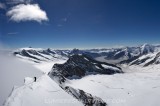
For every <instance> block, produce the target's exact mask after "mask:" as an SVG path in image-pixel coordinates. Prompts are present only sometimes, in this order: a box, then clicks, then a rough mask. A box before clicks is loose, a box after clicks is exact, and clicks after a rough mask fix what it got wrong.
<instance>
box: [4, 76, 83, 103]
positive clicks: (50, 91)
mask: <svg viewBox="0 0 160 106" xmlns="http://www.w3.org/2000/svg"><path fill="white" fill-rule="evenodd" d="M4 106H83V104H82V103H81V102H80V101H78V100H77V99H75V98H74V97H73V96H71V95H69V94H68V93H67V92H65V91H64V90H63V89H61V88H60V87H59V86H58V85H57V84H56V83H55V82H54V81H53V80H52V79H50V77H48V76H47V75H43V76H42V77H40V78H38V80H37V82H31V83H27V84H25V85H24V86H21V87H15V88H14V89H13V92H12V93H11V95H10V97H9V98H8V99H7V100H6V102H5V104H4Z"/></svg>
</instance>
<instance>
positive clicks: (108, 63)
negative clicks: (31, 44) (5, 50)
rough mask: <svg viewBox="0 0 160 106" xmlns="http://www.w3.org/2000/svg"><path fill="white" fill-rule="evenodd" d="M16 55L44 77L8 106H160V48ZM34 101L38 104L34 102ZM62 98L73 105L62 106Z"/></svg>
mask: <svg viewBox="0 0 160 106" xmlns="http://www.w3.org/2000/svg"><path fill="white" fill-rule="evenodd" d="M13 55H14V56H16V57H18V58H19V59H20V60H23V61H25V62H29V63H31V65H33V66H35V67H36V68H38V69H40V70H41V71H42V72H44V75H42V77H40V78H38V80H37V82H34V81H31V83H25V84H24V86H21V87H16V88H14V89H13V91H12V93H11V94H10V96H9V98H8V99H7V100H6V102H5V106H28V103H29V105H30V106H35V105H38V106H51V105H54V106H66V105H69V106H81V105H85V106H106V105H107V106H142V105H145V106H155V105H158V104H159V103H160V102H159V100H158V99H157V98H159V97H160V95H159V93H158V92H159V91H160V90H159V87H160V83H159V82H160V71H159V70H160V65H159V64H160V45H149V44H144V45H141V46H137V47H123V48H112V49H86V50H79V49H73V50H54V49H50V48H48V49H41V48H21V49H18V50H15V51H14V52H13ZM55 82H56V83H55ZM137 82H138V83H137ZM146 94H147V95H146ZM43 95H45V99H44V97H43ZM148 95H149V96H148ZM30 97H34V98H36V97H39V98H38V99H37V98H36V99H35V101H34V100H32V99H31V98H30ZM46 98H49V99H46ZM50 98H52V99H51V100H50ZM57 98H58V99H60V100H64V99H66V98H67V101H70V100H73V101H74V103H71V102H69V103H68V104H65V103H62V101H61V102H58V103H57V102H55V100H56V99H57ZM68 99H69V100H68ZM44 100H46V101H45V102H47V104H46V103H45V102H44ZM144 101H145V102H144ZM146 101H147V102H146Z"/></svg>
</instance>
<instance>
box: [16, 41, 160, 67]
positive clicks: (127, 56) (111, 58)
mask: <svg viewBox="0 0 160 106" xmlns="http://www.w3.org/2000/svg"><path fill="white" fill-rule="evenodd" d="M159 53H160V45H149V44H144V45H141V46H137V47H123V48H112V49H87V50H79V49H73V50H54V49H50V48H48V49H35V48H21V49H18V50H16V51H14V55H16V56H17V57H20V58H23V59H28V60H30V61H32V62H37V63H40V62H44V61H53V60H54V59H68V57H69V56H71V55H74V54H85V55H87V56H88V57H92V58H93V59H95V60H98V61H101V62H107V63H112V64H128V65H139V64H141V65H143V66H147V65H151V64H159Z"/></svg>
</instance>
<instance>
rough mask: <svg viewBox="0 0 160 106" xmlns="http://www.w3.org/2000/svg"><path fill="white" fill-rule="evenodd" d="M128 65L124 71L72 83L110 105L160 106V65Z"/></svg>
mask: <svg viewBox="0 0 160 106" xmlns="http://www.w3.org/2000/svg"><path fill="white" fill-rule="evenodd" d="M124 68H125V71H126V73H124V74H114V75H90V76H86V77H84V78H82V79H74V80H70V83H68V86H71V87H73V88H76V89H82V90H84V91H85V92H88V93H90V94H92V95H95V96H97V97H100V98H101V99H102V100H104V101H105V102H106V103H107V104H108V106H158V105H159V104H160V101H159V98H160V66H158V65H157V66H152V68H151V66H150V68H148V69H147V68H146V69H144V68H143V67H137V66H134V67H130V68H129V69H128V67H124ZM134 69H136V70H134ZM141 69H142V70H143V71H141ZM128 70H129V71H128Z"/></svg>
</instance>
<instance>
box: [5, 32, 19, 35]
mask: <svg viewBox="0 0 160 106" xmlns="http://www.w3.org/2000/svg"><path fill="white" fill-rule="evenodd" d="M7 34H8V35H17V34H18V32H9V33H7Z"/></svg>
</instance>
